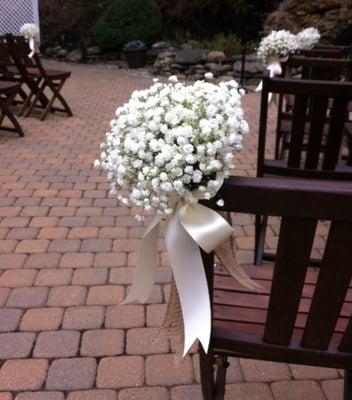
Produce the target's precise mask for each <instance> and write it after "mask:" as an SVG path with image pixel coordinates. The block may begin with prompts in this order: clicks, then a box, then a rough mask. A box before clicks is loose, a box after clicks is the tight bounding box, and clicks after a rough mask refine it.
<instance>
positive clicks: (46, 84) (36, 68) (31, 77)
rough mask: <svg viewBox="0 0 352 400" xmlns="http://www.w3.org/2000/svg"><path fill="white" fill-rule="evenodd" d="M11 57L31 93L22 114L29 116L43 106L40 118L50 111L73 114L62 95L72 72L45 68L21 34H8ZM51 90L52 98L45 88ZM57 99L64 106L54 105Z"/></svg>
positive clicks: (43, 117)
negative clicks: (32, 54) (36, 108)
mask: <svg viewBox="0 0 352 400" xmlns="http://www.w3.org/2000/svg"><path fill="white" fill-rule="evenodd" d="M6 40H7V43H8V47H9V51H10V54H11V57H12V58H13V60H14V61H15V64H16V67H17V69H18V71H19V72H20V74H21V78H22V79H23V81H24V82H26V83H27V86H28V87H29V89H30V90H29V94H28V97H27V99H26V101H25V103H24V106H23V108H22V112H21V113H22V114H23V115H24V116H25V117H27V116H29V115H30V114H31V112H32V111H33V110H34V108H35V107H38V106H39V107H40V108H43V111H42V113H41V115H40V119H41V120H44V119H45V117H46V116H47V114H48V113H49V112H55V111H59V112H63V113H65V114H67V115H68V116H72V115H73V114H72V111H71V109H70V107H69V105H68V104H67V102H66V100H65V99H64V97H63V96H62V94H61V93H60V92H61V89H62V87H63V85H64V84H65V82H66V80H67V79H68V78H69V77H70V76H71V72H68V71H59V70H50V69H45V68H44V67H43V65H42V63H41V61H40V58H39V56H38V55H37V54H36V55H34V56H33V57H32V58H30V57H29V56H28V55H29V52H30V50H29V47H28V44H27V42H26V41H25V39H24V38H23V37H21V36H12V35H6ZM46 89H48V90H50V91H51V95H50V98H49V97H47V95H46V93H45V90H46ZM55 100H58V101H59V102H60V103H61V106H62V108H59V107H56V106H54V105H53V104H54V102H55Z"/></svg>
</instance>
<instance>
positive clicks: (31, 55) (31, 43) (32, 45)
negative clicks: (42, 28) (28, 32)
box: [28, 37, 36, 58]
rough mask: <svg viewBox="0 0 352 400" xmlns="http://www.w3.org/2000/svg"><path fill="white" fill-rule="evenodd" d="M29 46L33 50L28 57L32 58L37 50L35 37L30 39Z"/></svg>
mask: <svg viewBox="0 0 352 400" xmlns="http://www.w3.org/2000/svg"><path fill="white" fill-rule="evenodd" d="M29 48H30V49H31V52H30V53H29V55H28V57H30V58H32V57H33V56H34V54H35V52H36V45H35V40H34V38H33V37H31V38H30V39H29Z"/></svg>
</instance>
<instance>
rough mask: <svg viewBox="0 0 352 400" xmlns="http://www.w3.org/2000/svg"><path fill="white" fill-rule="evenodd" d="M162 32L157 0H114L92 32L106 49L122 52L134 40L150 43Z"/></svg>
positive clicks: (98, 42)
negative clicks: (124, 46)
mask: <svg viewBox="0 0 352 400" xmlns="http://www.w3.org/2000/svg"><path fill="white" fill-rule="evenodd" d="M160 32H161V13H160V9H159V6H158V5H157V3H156V2H155V1H154V0H113V1H112V2H111V4H110V5H109V7H108V8H107V9H106V10H105V11H104V12H103V14H102V15H101V17H100V18H99V19H98V21H97V22H96V24H95V25H94V27H93V29H92V34H93V37H94V39H95V41H96V42H97V44H99V45H100V46H101V47H102V48H103V49H107V50H108V49H110V50H111V49H120V48H122V47H123V45H124V44H125V43H127V42H130V41H132V40H143V41H144V42H146V43H151V42H152V41H153V40H155V39H157V38H158V36H159V34H160Z"/></svg>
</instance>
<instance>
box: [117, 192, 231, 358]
mask: <svg viewBox="0 0 352 400" xmlns="http://www.w3.org/2000/svg"><path fill="white" fill-rule="evenodd" d="M161 220H162V217H160V216H157V217H155V218H154V220H153V221H152V222H151V224H150V226H149V228H148V229H147V231H146V233H145V235H144V237H143V240H142V245H141V249H140V252H139V259H138V262H137V267H136V273H135V277H134V280H133V283H132V287H131V289H130V291H129V293H128V295H127V297H126V299H125V301H124V302H123V303H122V304H126V303H130V302H132V301H136V300H137V301H139V302H141V303H144V302H146V301H147V299H148V298H149V296H150V294H151V292H152V290H153V286H154V283H155V276H156V271H157V261H158V260H157V257H158V251H157V241H158V232H159V225H160V222H161ZM232 233H233V229H232V227H231V226H230V225H229V224H228V223H227V221H226V220H225V219H224V218H222V217H221V216H220V215H219V214H218V213H217V212H215V211H214V210H211V209H210V208H208V207H205V206H203V205H201V204H198V203H197V204H190V203H187V202H185V200H183V199H181V198H178V199H177V200H176V201H175V205H174V213H173V214H172V215H171V216H170V217H169V218H168V220H167V225H166V232H165V242H166V247H167V251H168V255H169V258H170V263H171V268H172V273H173V275H174V279H175V282H176V286H177V291H178V295H179V299H180V304H181V308H182V316H183V323H184V353H183V355H186V354H187V352H188V350H189V349H190V347H191V346H192V344H193V343H194V341H195V340H196V339H199V341H200V343H201V344H202V346H203V349H204V350H205V351H207V350H208V347H209V341H210V333H211V306H210V299H209V290H208V284H207V279H206V275H205V271H204V266H203V261H202V257H201V252H200V249H199V247H201V248H202V249H203V250H204V251H205V252H207V253H210V252H212V251H213V250H215V249H216V248H217V247H218V246H219V245H220V244H221V243H223V242H224V241H225V240H227V239H228V238H229V237H230V236H231V235H232Z"/></svg>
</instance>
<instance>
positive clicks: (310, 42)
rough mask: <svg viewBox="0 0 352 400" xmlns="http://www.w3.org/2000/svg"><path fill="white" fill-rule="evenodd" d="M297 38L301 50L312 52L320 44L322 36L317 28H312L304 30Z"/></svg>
mask: <svg viewBox="0 0 352 400" xmlns="http://www.w3.org/2000/svg"><path fill="white" fill-rule="evenodd" d="M296 37H297V42H298V48H299V49H300V50H310V49H312V48H313V47H314V46H315V45H316V44H317V43H318V42H319V40H320V37H321V35H320V32H319V30H318V29H317V28H313V27H310V28H307V29H303V30H302V31H301V32H299V33H298V34H297V35H296Z"/></svg>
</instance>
